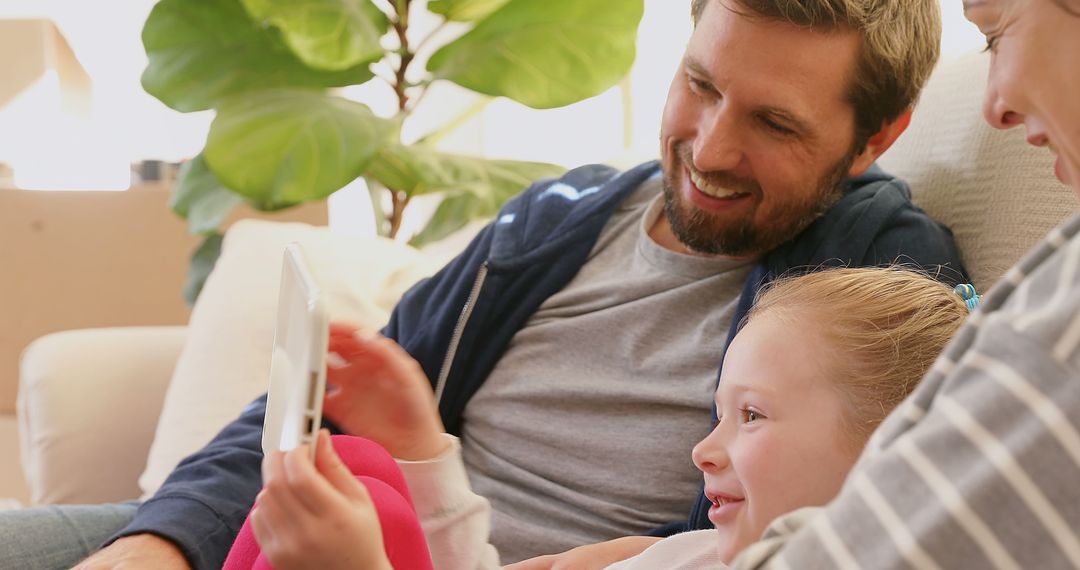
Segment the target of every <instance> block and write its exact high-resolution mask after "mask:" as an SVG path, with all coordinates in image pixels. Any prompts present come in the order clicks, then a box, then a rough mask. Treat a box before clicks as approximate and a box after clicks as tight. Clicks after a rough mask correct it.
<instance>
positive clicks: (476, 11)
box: [427, 0, 509, 22]
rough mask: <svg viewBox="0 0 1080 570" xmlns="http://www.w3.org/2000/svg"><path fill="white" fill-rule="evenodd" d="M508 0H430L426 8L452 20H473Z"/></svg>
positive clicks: (478, 18)
mask: <svg viewBox="0 0 1080 570" xmlns="http://www.w3.org/2000/svg"><path fill="white" fill-rule="evenodd" d="M508 1H509V0H431V1H430V2H428V5H427V8H428V10H430V11H431V12H434V13H436V14H439V15H441V16H442V17H444V18H446V19H447V20H452V21H454V22H475V21H476V20H480V19H483V18H486V17H487V16H488V15H490V14H491V13H492V12H494V11H495V10H498V9H499V8H502V7H503V5H504V4H506V3H507V2H508Z"/></svg>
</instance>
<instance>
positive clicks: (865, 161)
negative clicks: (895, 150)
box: [848, 107, 911, 176]
mask: <svg viewBox="0 0 1080 570" xmlns="http://www.w3.org/2000/svg"><path fill="white" fill-rule="evenodd" d="M909 124H911V107H908V109H907V110H906V111H904V112H903V113H901V114H900V116H899V117H897V118H896V119H895V120H893V121H890V122H887V123H885V124H884V125H881V130H879V131H878V132H876V133H874V134H873V136H871V137H870V139H869V140H867V141H866V146H865V147H863V149H862V152H860V153H859V154H857V155H856V156H855V160H854V161H852V163H851V168H850V169H848V176H858V175H860V174H862V173H863V172H866V169H867V168H870V165H871V164H873V163H874V161H875V160H877V159H878V157H879V156H881V155H882V154H884V153H885V151H886V150H889V147H890V146H892V144H893V143H894V142H896V139H898V138H900V134H901V133H903V132H904V131H905V130H907V128H908V125H909Z"/></svg>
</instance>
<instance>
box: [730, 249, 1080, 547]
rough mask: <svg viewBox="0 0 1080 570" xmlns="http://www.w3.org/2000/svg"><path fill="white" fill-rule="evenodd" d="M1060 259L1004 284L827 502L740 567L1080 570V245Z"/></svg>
mask: <svg viewBox="0 0 1080 570" xmlns="http://www.w3.org/2000/svg"><path fill="white" fill-rule="evenodd" d="M1041 249H1042V250H1043V251H1044V252H1045V250H1047V249H1049V248H1048V246H1046V245H1044V246H1042V248H1041ZM1064 249H1065V251H1064V252H1063V255H1059V256H1057V257H1056V258H1052V259H1051V261H1050V262H1047V263H1043V264H1041V266H1039V267H1037V268H1036V266H1035V264H1036V263H1037V262H1038V261H1039V259H1037V258H1039V257H1040V256H1039V255H1038V254H1037V255H1036V256H1035V257H1034V258H1031V259H1029V260H1028V263H1027V265H1028V267H1025V268H1023V269H1021V270H1014V271H1012V272H1010V274H1009V275H1008V276H1006V277H1005V278H1003V279H1002V283H1001V284H1000V285H999V287H998V288H997V289H995V290H994V291H993V292H992V293H991V295H989V296H988V297H987V298H986V299H984V305H983V308H982V309H980V311H979V312H976V313H974V314H973V315H972V318H971V319H970V320H969V323H968V324H967V325H965V327H964V328H963V329H962V330H961V331H960V332H959V333H958V335H957V337H956V339H955V340H954V341H953V343H952V344H951V345H950V346H949V348H948V349H947V350H946V354H945V355H944V356H943V357H942V358H941V359H940V360H939V361H938V363H937V364H936V365H935V366H934V368H933V369H932V370H931V372H930V373H929V374H928V376H927V378H926V379H924V380H923V382H922V384H921V385H920V386H919V388H917V389H916V391H915V393H914V394H913V395H912V396H911V397H910V398H909V399H908V400H906V401H905V403H904V404H902V405H901V407H900V408H899V409H898V410H897V411H896V412H895V413H893V414H892V415H891V416H890V417H889V418H888V419H887V420H886V422H885V423H884V424H883V425H882V426H881V428H880V429H879V430H878V432H877V433H876V434H875V436H874V438H873V439H872V441H871V443H870V446H869V447H868V449H867V451H866V452H865V453H864V455H863V457H862V458H861V459H860V462H859V464H858V465H857V466H856V468H855V469H854V470H853V471H852V473H851V475H850V477H849V478H848V481H847V482H846V484H845V486H844V488H843V490H842V491H841V493H840V495H839V496H838V498H837V499H836V500H835V501H833V502H832V503H830V504H829V505H828V506H827V507H826V508H824V509H823V510H819V511H817V512H816V513H814V512H810V511H805V510H804V511H800V512H797V513H794V514H792V515H789V516H787V517H783V518H781V519H778V520H777V521H775V522H774V524H773V525H772V526H771V527H770V530H769V531H768V532H767V533H766V537H765V540H763V541H762V542H759V543H757V544H756V545H754V546H752V547H750V548H749V549H748V550H747V551H745V552H744V553H743V555H742V556H741V557H739V559H738V560H737V561H736V563H735V564H734V567H736V568H771V567H784V565H786V567H789V568H824V567H829V568H869V567H873V568H909V567H921V568H961V567H963V568H1066V567H1068V568H1073V567H1080V535H1078V530H1077V529H1080V508H1078V506H1077V499H1076V497H1077V492H1078V489H1080V487H1078V483H1077V482H1078V481H1080V340H1078V338H1080V335H1078V334H1077V332H1076V331H1077V330H1080V325H1078V322H1080V321H1077V315H1080V278H1078V276H1077V275H1076V272H1071V273H1070V272H1067V271H1065V269H1066V266H1067V265H1071V264H1075V260H1076V259H1078V258H1080V241H1077V240H1075V239H1074V240H1073V242H1072V243H1069V244H1068V245H1066V246H1065V248H1064ZM1070 250H1071V251H1070ZM1044 257H1045V256H1044ZM1067 259H1071V260H1072V262H1071V263H1070V262H1068V261H1066V260H1067ZM1023 275H1030V276H1029V277H1027V278H1026V279H1024V281H1023V282H1022V283H1023V284H1022V285H1021V286H1020V287H1019V288H1018V289H1017V290H1016V291H1015V292H1014V288H1015V287H1014V285H1012V283H1015V282H1018V281H1020V277H1021V276H1023Z"/></svg>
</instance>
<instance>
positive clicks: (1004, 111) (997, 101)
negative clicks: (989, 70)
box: [983, 77, 1024, 129]
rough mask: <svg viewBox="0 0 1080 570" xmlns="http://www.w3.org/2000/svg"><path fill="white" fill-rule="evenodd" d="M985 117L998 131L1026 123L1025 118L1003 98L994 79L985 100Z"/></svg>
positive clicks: (987, 87)
mask: <svg viewBox="0 0 1080 570" xmlns="http://www.w3.org/2000/svg"><path fill="white" fill-rule="evenodd" d="M983 117H984V118H985V119H986V122H987V123H990V126H992V127H994V128H996V129H1011V128H1013V127H1015V126H1017V125H1020V124H1022V123H1023V122H1024V116H1023V115H1021V114H1020V113H1017V112H1016V111H1014V110H1012V108H1011V107H1010V105H1009V104H1008V103H1007V102H1006V101H1005V99H1004V98H1002V97H1001V95H1000V92H999V91H998V88H997V86H996V85H994V81H993V77H991V81H990V82H989V83H988V84H987V86H986V97H985V98H984V99H983Z"/></svg>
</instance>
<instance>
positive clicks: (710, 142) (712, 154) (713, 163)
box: [694, 104, 743, 172]
mask: <svg viewBox="0 0 1080 570" xmlns="http://www.w3.org/2000/svg"><path fill="white" fill-rule="evenodd" d="M697 134H698V136H697V139H696V140H695V141H694V168H696V169H697V170H698V171H699V172H732V171H735V170H736V169H737V168H738V166H739V164H740V163H742V160H743V145H742V141H741V138H742V133H741V132H740V129H739V128H738V125H737V124H736V120H735V117H734V113H733V112H732V111H731V109H730V108H728V106H727V105H723V104H721V105H719V106H718V108H717V109H715V110H714V111H713V112H712V113H708V114H706V115H705V116H703V117H701V120H700V122H699V125H698V133H697Z"/></svg>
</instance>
